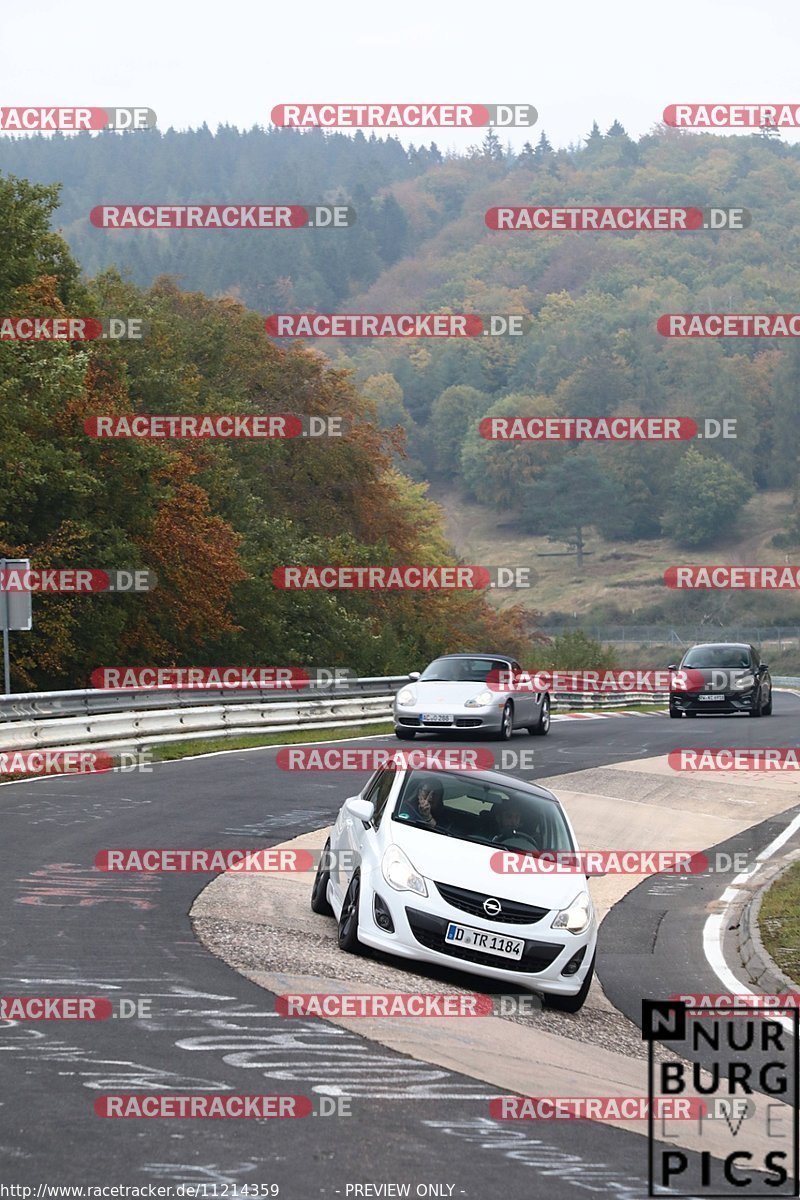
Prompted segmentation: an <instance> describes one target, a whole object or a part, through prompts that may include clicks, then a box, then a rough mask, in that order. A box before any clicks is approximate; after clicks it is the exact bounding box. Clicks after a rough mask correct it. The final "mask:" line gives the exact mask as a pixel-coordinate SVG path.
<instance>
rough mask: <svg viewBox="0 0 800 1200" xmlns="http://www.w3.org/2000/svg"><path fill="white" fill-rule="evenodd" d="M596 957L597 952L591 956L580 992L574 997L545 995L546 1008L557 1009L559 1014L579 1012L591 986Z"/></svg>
mask: <svg viewBox="0 0 800 1200" xmlns="http://www.w3.org/2000/svg"><path fill="white" fill-rule="evenodd" d="M596 957H597V951H595V953H594V954H593V955H592V961H591V964H590V966H589V970H588V971H587V972H586V978H585V979H584V981H583V983H582V984H581V990H580V991H579V992H576V993H575V995H574V996H548V995H547V994H546V993H545V1002H546V1004H547V1007H548V1008H557V1009H558V1011H559V1012H569V1013H576V1012H580V1010H581V1009H582V1008H583V1006H584V1004H585V1003H586V997H587V996H588V995H589V989H590V987H591V986H592V979H593V978H594V960H595V958H596Z"/></svg>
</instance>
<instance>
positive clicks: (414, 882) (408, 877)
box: [381, 845, 428, 896]
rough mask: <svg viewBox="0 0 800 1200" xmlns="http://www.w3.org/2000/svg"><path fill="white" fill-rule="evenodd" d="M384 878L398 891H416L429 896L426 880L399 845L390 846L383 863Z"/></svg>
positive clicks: (419, 894)
mask: <svg viewBox="0 0 800 1200" xmlns="http://www.w3.org/2000/svg"><path fill="white" fill-rule="evenodd" d="M381 871H382V873H383V878H384V879H385V880H386V882H387V883H388V884H389V887H393V888H394V890H395V891H396V892H415V893H416V894H417V895H418V896H427V894H428V889H427V888H426V886H425V880H424V879H423V878H422V876H421V875H420V873H419V871H417V869H416V868H415V866H414V864H413V863H412V862H411V860H410V859H409V858H408V856H407V855H406V854H404V853H403V851H402V850H401V849H400V847H399V846H395V845H392V846H389V847H388V849H387V851H386V853H385V854H384V856H383V861H382V863H381Z"/></svg>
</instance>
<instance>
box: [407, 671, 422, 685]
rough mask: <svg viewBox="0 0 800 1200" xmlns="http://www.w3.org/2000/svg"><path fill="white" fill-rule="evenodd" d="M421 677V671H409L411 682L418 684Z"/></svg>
mask: <svg viewBox="0 0 800 1200" xmlns="http://www.w3.org/2000/svg"><path fill="white" fill-rule="evenodd" d="M419 676H420V673H419V671H409V672H408V678H409V679H410V680H412V681H413V682H414V683H416V681H417V680H418V679H419Z"/></svg>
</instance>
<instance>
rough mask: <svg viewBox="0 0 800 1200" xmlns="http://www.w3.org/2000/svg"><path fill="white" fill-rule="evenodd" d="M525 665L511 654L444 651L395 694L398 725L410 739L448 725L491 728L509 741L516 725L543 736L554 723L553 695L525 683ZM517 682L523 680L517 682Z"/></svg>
mask: <svg viewBox="0 0 800 1200" xmlns="http://www.w3.org/2000/svg"><path fill="white" fill-rule="evenodd" d="M520 674H523V673H522V668H521V667H520V665H519V663H518V662H517V661H516V659H514V658H510V657H509V656H508V655H506V654H444V655H442V657H441V658H437V659H435V660H434V661H433V662H432V663H431V664H430V666H429V667H426V668H425V670H424V671H423V672H422V674H421V675H420V674H419V673H418V672H416V671H412V672H411V674H410V676H409V678H410V679H411V683H408V684H406V685H405V687H402V688H400V691H399V692H398V693H397V695H396V696H395V700H394V731H395V734H396V735H397V737H399V738H401V739H403V740H405V741H410V740H411V739H412V738H413V737H414V735H415V734H416V733H433V732H435V731H436V730H443V729H469V730H472V731H473V732H475V733H478V732H480V731H485V732H487V733H491V734H494V736H495V737H499V738H502V739H503V740H504V741H505V740H507V739H508V738H510V737H511V734H512V733H513V731H514V730H515V729H527V731H528V733H534V734H539V735H541V736H543V735H544V734H546V733H547V732H548V731H549V729H550V696H549V694H548V693H547V692H534V691H532V690H531V689H530V687H528V688H527V689H526V687H525V686H524V684H525V677H524V674H523V678H522V679H521V680H520V679H519V678H512V676H514V677H518V676H519V675H520ZM515 685H520V686H516V687H515Z"/></svg>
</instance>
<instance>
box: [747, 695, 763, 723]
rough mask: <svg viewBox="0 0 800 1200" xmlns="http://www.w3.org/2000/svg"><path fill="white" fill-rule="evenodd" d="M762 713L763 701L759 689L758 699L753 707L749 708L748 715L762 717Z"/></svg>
mask: <svg viewBox="0 0 800 1200" xmlns="http://www.w3.org/2000/svg"><path fill="white" fill-rule="evenodd" d="M763 715H764V701H763V700H762V699H761V691H760V690H759V693H758V700H757V701H756V703H755V704H754V705H753V707H752V708H751V709H750V716H751V717H763Z"/></svg>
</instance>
